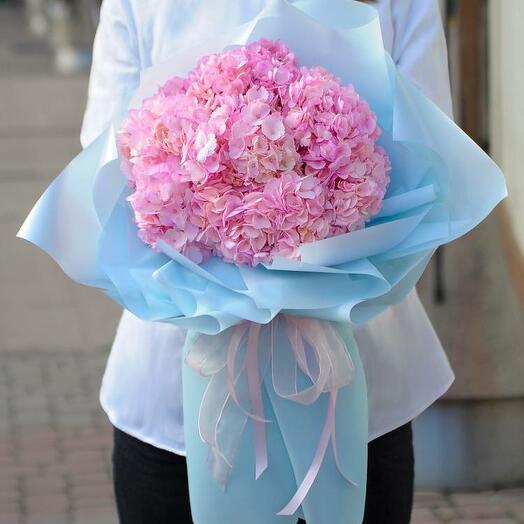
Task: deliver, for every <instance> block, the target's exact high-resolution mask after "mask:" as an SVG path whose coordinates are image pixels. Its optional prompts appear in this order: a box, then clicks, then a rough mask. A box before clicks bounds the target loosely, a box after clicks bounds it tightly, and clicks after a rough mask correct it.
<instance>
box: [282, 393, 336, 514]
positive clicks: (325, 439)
mask: <svg viewBox="0 0 524 524" xmlns="http://www.w3.org/2000/svg"><path fill="white" fill-rule="evenodd" d="M336 403H337V391H333V392H331V393H330V395H329V407H328V413H327V417H326V423H325V424H324V428H323V429H322V434H321V436H320V440H319V442H318V446H317V450H316V452H315V456H314V457H313V461H312V462H311V465H310V466H309V469H308V471H307V473H306V475H305V476H304V479H303V480H302V482H301V484H300V486H299V487H298V489H297V491H296V493H295V494H294V495H293V497H292V498H291V500H290V501H289V502H288V503H287V504H286V505H285V506H284V507H283V508H282V509H281V510H280V511H279V512H278V513H277V515H284V516H289V515H293V514H294V513H295V512H296V511H297V509H298V508H299V507H300V505H301V504H302V502H303V501H304V499H305V498H306V496H307V494H308V493H309V490H310V489H311V486H312V485H313V482H315V479H316V478H317V475H318V472H319V471H320V467H321V466H322V462H323V461H324V456H325V454H326V450H327V447H328V445H329V441H330V439H331V435H332V434H333V431H334V425H335V410H336Z"/></svg>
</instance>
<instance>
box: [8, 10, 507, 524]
mask: <svg viewBox="0 0 524 524" xmlns="http://www.w3.org/2000/svg"><path fill="white" fill-rule="evenodd" d="M366 4H373V5H374V7H370V6H369V5H366ZM450 116H451V103H450V90H449V80H448V72H447V57H446V44H445V38H444V34H443V29H442V24H441V19H440V13H439V8H438V3H437V0H402V1H400V0H381V1H378V2H359V1H356V0H330V1H329V2H324V1H321V0H249V1H246V0H217V1H214V2H208V1H203V0H188V1H185V0H184V1H182V0H180V1H179V2H178V1H177V2H173V1H168V0H165V1H164V0H157V1H155V2H150V3H147V4H146V3H143V2H138V0H106V1H105V2H104V4H103V6H102V12H101V18H100V26H99V29H98V32H97V35H96V39H95V45H94V61H93V69H92V73H91V79H90V86H89V98H88V106H87V110H86V113H85V119H84V125H83V129H82V136H81V139H82V142H83V145H84V146H85V148H84V150H83V151H82V152H81V153H80V154H79V155H78V156H77V157H76V158H75V159H74V160H73V161H72V162H71V163H70V164H69V165H68V166H67V167H66V168H65V169H64V170H63V171H62V173H61V174H60V175H59V176H58V177H57V178H56V179H55V180H54V181H53V183H52V184H51V185H50V186H49V188H48V189H47V190H46V191H45V192H44V194H43V195H42V196H41V197H40V199H39V201H38V202H37V203H36V204H35V206H34V207H33V209H32V211H31V212H30V214H29V216H28V217H27V218H26V220H25V222H24V224H23V225H22V227H21V229H20V231H19V233H18V236H19V237H20V238H24V239H26V240H29V241H31V242H32V243H34V244H35V245H37V246H38V247H40V248H41V249H43V250H44V251H46V252H47V253H48V254H49V255H50V256H51V257H53V258H54V259H55V261H56V262H57V263H58V264H59V265H60V266H61V267H62V269H63V270H64V272H65V273H66V274H67V275H68V276H69V277H70V278H72V279H73V280H75V281H77V282H79V283H81V284H84V285H88V286H92V287H96V288H99V289H101V290H103V291H104V292H105V293H106V294H107V295H108V296H109V297H110V298H111V299H113V300H114V301H116V302H117V303H119V304H120V305H121V306H123V307H124V309H125V312H124V315H123V316H122V319H121V322H120V325H119V327H118V331H117V334H116V338H115V341H114V344H113V347H112V350H111V354H110V356H109V359H108V363H107V367H106V371H105V374H104V378H103V383H102V389H101V394H100V400H101V404H102V406H103V408H104V409H105V411H106V413H107V415H108V417H109V419H110V421H111V422H112V424H113V426H114V444H115V445H114V452H113V464H114V484H115V494H116V501H117V508H118V514H119V518H120V521H121V522H122V523H123V524H141V523H144V524H145V523H149V522H155V523H166V524H167V523H169V522H173V521H176V522H188V523H189V522H191V521H192V520H193V521H194V522H195V523H197V524H223V523H224V522H227V523H228V524H240V523H242V522H246V521H249V522H252V523H253V524H295V523H296V522H297V520H299V519H300V518H302V519H304V520H305V521H306V522H307V523H308V524H324V523H325V522H329V523H330V524H361V523H362V522H364V523H366V524H370V523H385V522H387V523H388V524H389V523H394V524H396V523H399V524H402V523H405V524H407V523H408V522H409V520H410V515H411V508H412V501H413V483H414V479H413V477H414V473H413V472H414V457H413V445H412V432H411V421H412V420H413V419H414V418H415V417H416V416H417V415H419V414H420V413H421V412H422V411H424V410H425V409H426V408H427V407H428V406H429V405H430V404H431V403H433V402H434V401H435V400H436V399H437V398H439V397H440V396H441V395H442V394H443V393H444V392H445V391H446V390H447V389H448V388H449V386H450V384H451V383H452V381H453V378H454V376H453V372H452V370H451V368H450V365H449V362H448V360H447V358H446V355H445V353H444V351H443V348H442V347H441V344H440V342H439V340H438V337H437V335H436V334H435V331H434V330H433V327H432V325H431V323H430V321H429V319H428V317H427V315H426V313H425V311H424V308H423V307H422V305H421V303H420V300H419V299H418V296H417V293H416V291H415V284H416V282H417V281H418V279H419V278H420V276H421V275H422V273H423V271H424V269H425V267H426V265H427V264H428V263H429V261H430V259H431V257H432V255H433V253H434V252H435V250H436V249H437V248H438V247H439V246H441V245H444V244H446V243H448V242H451V241H453V240H455V239H457V238H459V237H460V236H462V235H464V234H465V233H467V232H468V231H470V230H471V229H473V228H474V227H476V226H477V225H478V224H479V223H480V222H481V221H482V220H483V219H484V218H485V217H486V216H487V215H488V214H489V213H490V212H491V211H492V210H493V208H494V207H495V206H496V205H497V204H498V203H499V202H500V201H501V200H502V199H503V198H505V196H506V195H507V190H506V184H505V181H504V176H503V174H502V173H501V171H500V169H499V168H498V167H497V166H496V164H495V163H494V162H493V161H492V160H491V159H490V158H489V157H488V156H487V155H486V154H485V153H484V152H483V151H482V150H481V149H480V148H479V147H478V146H477V145H476V144H475V143H474V142H473V141H472V140H471V139H470V138H469V137H468V136H467V135H466V134H465V133H464V132H463V131H462V130H461V129H460V128H459V127H458V126H456V124H455V123H454V122H453V121H452V119H451V117H450ZM79 232H81V233H80V234H79ZM184 456H185V458H184Z"/></svg>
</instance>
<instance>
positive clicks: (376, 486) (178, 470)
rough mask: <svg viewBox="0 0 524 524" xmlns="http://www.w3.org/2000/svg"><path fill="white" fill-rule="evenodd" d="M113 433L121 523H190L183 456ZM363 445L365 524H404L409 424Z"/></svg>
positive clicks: (409, 487)
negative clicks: (365, 454)
mask: <svg viewBox="0 0 524 524" xmlns="http://www.w3.org/2000/svg"><path fill="white" fill-rule="evenodd" d="M114 438H115V441H114V442H115V447H114V451H113V471H114V482H115V494H116V502H117V507H118V515H119V518H120V523H121V524H152V523H154V524H191V522H192V521H191V511H190V507H189V494H188V487H187V469H186V461H185V458H184V457H182V456H180V455H175V454H174V453H170V452H169V451H164V450H162V449H159V448H156V447H154V446H151V445H150V444H146V443H144V442H142V441H140V440H138V439H136V438H134V437H131V436H130V435H128V434H126V433H124V432H122V431H120V430H118V429H115V434H114ZM368 449H369V459H368V481H367V495H366V514H365V519H364V524H409V520H410V516H411V506H412V503H413V465H414V461H413V445H412V434H411V425H410V424H406V425H405V426H402V427H400V428H398V429H396V430H395V431H392V432H391V433H387V434H386V435H384V436H382V437H379V438H377V439H375V440H373V441H372V442H370V443H369V448H368ZM302 522H303V521H302Z"/></svg>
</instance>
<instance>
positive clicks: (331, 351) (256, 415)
mask: <svg viewBox="0 0 524 524" xmlns="http://www.w3.org/2000/svg"><path fill="white" fill-rule="evenodd" d="M281 320H283V321H284V323H285V325H284V327H285V332H286V333H287V339H288V342H289V349H290V350H291V354H288V355H285V354H284V353H282V352H283V351H284V348H282V347H276V346H275V331H276V330H277V329H279V322H280V321H281ZM263 329H267V328H266V326H262V325H261V324H256V323H254V322H244V323H242V324H239V325H238V326H235V327H234V328H231V330H229V331H228V332H226V333H227V335H224V334H220V335H216V336H206V335H201V336H199V337H198V338H197V340H196V343H194V344H193V345H192V346H191V348H190V350H189V352H188V355H187V357H186V362H187V363H188V365H189V366H191V367H192V368H193V369H195V370H196V371H198V372H199V373H200V374H202V375H205V376H210V377H211V380H210V382H209V384H208V387H207V388H206V391H205V393H204V397H203V399H202V403H201V406H200V414H199V431H200V436H201V438H202V439H203V440H204V441H205V442H206V443H207V444H208V445H209V446H210V449H211V451H212V460H211V467H212V471H213V475H214V476H215V478H216V479H217V481H218V482H219V483H220V484H221V485H222V486H223V487H224V488H225V485H226V483H227V480H228V477H229V472H230V470H231V467H232V463H233V458H234V454H235V453H236V447H237V445H238V442H239V441H240V437H241V435H242V432H243V430H244V426H245V421H246V420H247V419H248V418H251V419H252V420H253V424H254V440H255V478H256V479H258V478H259V477H260V475H262V473H263V472H264V471H265V470H266V469H267V467H268V453H267V436H266V427H265V424H266V423H267V422H270V421H268V420H266V419H265V415H264V402H263V397H262V387H263V386H262V382H263V376H264V370H262V372H261V369H260V364H261V362H265V359H264V357H266V353H268V354H267V359H266V360H268V363H269V359H270V360H271V369H272V382H273V387H274V390H275V392H276V393H277V395H279V396H280V397H282V398H285V399H287V400H290V401H294V402H298V403H301V404H312V403H313V402H315V401H316V400H317V399H318V398H319V397H320V395H322V394H324V393H325V394H328V395H329V402H328V410H327V414H326V420H325V423H324V427H323V429H322V433H321V435H320V438H319V442H318V445H317V449H316V451H315V453H314V457H313V459H312V462H311V465H310V467H309V469H308V471H307V472H306V474H305V476H304V479H303V480H302V482H301V483H300V485H299V486H298V488H297V491H296V492H295V494H294V495H293V497H292V498H291V500H290V501H289V502H288V504H286V506H284V508H282V510H281V511H279V513H278V515H287V516H289V515H293V514H294V513H295V512H296V510H297V509H298V508H299V506H300V505H301V504H302V502H303V501H304V499H305V497H306V496H307V494H308V493H309V490H310V489H311V486H312V485H313V483H314V481H315V479H316V477H317V475H318V473H319V471H320V468H321V466H322V463H323V460H324V457H325V454H326V451H327V448H328V446H329V444H330V442H331V445H332V449H333V455H334V459H335V464H336V467H337V469H338V471H339V472H340V474H341V475H342V476H343V477H344V479H345V480H346V481H347V482H350V483H351V484H353V485H355V486H356V484H355V482H353V481H352V480H351V479H350V478H348V477H347V476H346V475H345V474H344V472H343V470H342V468H341V465H340V461H339V457H338V451H337V444H336V427H335V426H336V424H335V414H336V402H337V394H338V390H339V389H340V388H341V387H344V386H346V385H348V384H350V383H351V381H352V379H353V374H354V366H353V362H352V361H351V358H350V356H349V353H348V351H347V348H346V346H345V344H344V342H343V340H342V339H341V338H340V336H339V335H338V333H337V331H336V330H335V328H334V327H333V326H332V324H331V323H329V322H327V321H322V320H318V319H312V318H300V317H292V316H287V315H279V316H277V317H276V318H275V319H273V321H272V322H271V324H270V326H269V329H270V334H269V348H266V347H264V346H263V345H261V344H260V340H261V333H262V330H263ZM265 333H266V334H267V331H266V332H265ZM246 336H247V341H246ZM226 337H229V340H227V342H226ZM244 347H245V356H244V358H243V359H242V361H241V364H240V365H237V361H238V360H239V356H240V355H241V354H242V350H243V348H244ZM288 351H289V350H288ZM277 352H280V354H276V353H277ZM289 356H292V358H289ZM264 367H265V366H264ZM297 369H300V371H301V372H302V373H304V374H305V375H306V376H307V377H309V379H310V380H311V385H310V386H308V387H306V388H304V389H302V390H299V389H298V387H297V384H296V378H297V376H296V373H297ZM243 376H244V377H245V382H247V386H246V388H245V389H246V391H244V392H243V394H240V392H239V388H241V387H242V384H243V383H242V382H241V379H242V377H243ZM245 397H247V398H248V399H249V403H250V406H251V409H247V408H246V407H244V405H243V403H242V399H245ZM233 408H236V409H237V412H236V414H235V412H234V411H232V409H233ZM226 423H227V427H226V428H225V430H224V431H222V429H223V428H222V427H221V425H222V424H226ZM221 439H222V440H221Z"/></svg>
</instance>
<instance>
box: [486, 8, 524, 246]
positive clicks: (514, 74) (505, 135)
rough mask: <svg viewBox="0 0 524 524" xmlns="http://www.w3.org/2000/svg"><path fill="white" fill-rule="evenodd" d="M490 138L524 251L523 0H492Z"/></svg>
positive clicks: (508, 205) (516, 235)
mask: <svg viewBox="0 0 524 524" xmlns="http://www.w3.org/2000/svg"><path fill="white" fill-rule="evenodd" d="M488 19H489V36H490V42H489V51H490V52H489V68H490V135H491V137H490V141H491V151H492V156H493V158H494V159H495V161H496V162H497V163H498V164H499V165H500V166H501V168H502V169H503V171H504V173H505V175H506V178H507V181H508V191H509V198H508V199H507V201H506V204H505V205H506V206H507V210H508V212H509V214H510V217H511V222H512V224H513V228H514V233H515V237H516V238H517V242H518V244H519V247H520V251H521V253H524V1H523V0H490V2H489V17H488Z"/></svg>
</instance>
